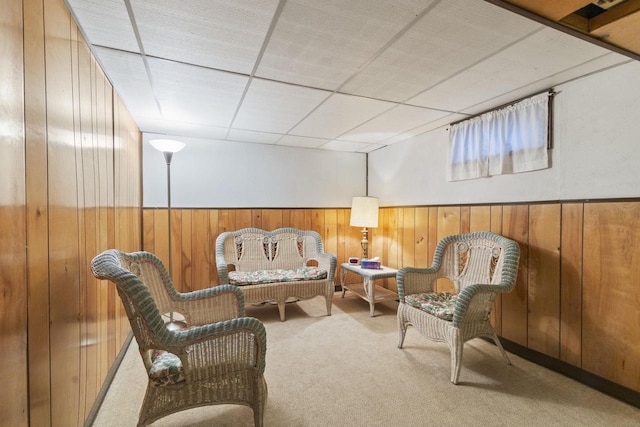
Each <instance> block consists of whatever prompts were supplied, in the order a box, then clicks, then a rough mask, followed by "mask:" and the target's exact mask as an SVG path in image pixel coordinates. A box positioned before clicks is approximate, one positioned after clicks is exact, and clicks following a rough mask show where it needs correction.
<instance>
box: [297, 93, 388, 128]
mask: <svg viewBox="0 0 640 427" xmlns="http://www.w3.org/2000/svg"><path fill="white" fill-rule="evenodd" d="M394 105H395V104H394V103H392V102H386V101H378V100H375V99H370V98H362V97H359V96H351V95H343V94H339V93H337V94H334V95H332V96H331V97H330V98H329V99H327V100H326V101H325V102H324V103H323V104H322V105H320V106H319V107H318V108H317V109H316V110H315V111H313V112H312V113H311V114H310V115H309V116H308V117H307V118H305V119H304V120H303V121H302V122H300V123H299V124H298V125H297V126H296V127H294V128H293V129H291V132H290V133H291V134H293V135H300V136H311V137H317V138H337V137H338V136H339V135H342V134H343V133H345V132H347V131H349V130H351V129H354V128H355V127H357V126H358V125H360V124H361V123H362V122H365V121H367V120H369V119H372V118H373V117H375V116H377V115H378V114H380V113H382V112H383V111H386V110H388V109H390V108H393V107H394Z"/></svg>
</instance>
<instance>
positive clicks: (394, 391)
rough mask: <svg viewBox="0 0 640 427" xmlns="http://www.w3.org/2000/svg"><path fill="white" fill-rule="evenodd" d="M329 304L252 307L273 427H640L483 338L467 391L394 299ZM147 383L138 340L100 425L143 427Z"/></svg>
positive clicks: (238, 409) (200, 421) (231, 418)
mask: <svg viewBox="0 0 640 427" xmlns="http://www.w3.org/2000/svg"><path fill="white" fill-rule="evenodd" d="M324 307H325V304H324V300H323V299H322V298H314V299H312V300H307V301H300V302H297V303H292V304H288V305H287V320H286V321H285V322H280V320H279V318H278V309H277V307H276V306H275V305H265V306H261V307H253V306H252V307H248V308H247V314H248V315H250V316H254V317H257V318H259V319H261V320H262V321H263V322H264V324H265V327H266V329H267V343H268V344H267V346H268V349H267V368H266V372H265V376H266V380H267V384H268V387H269V399H268V401H267V405H266V409H265V419H264V421H265V426H268V427H270V426H278V427H280V426H367V427H374V426H429V425H436V426H545V427H546V426H603V427H604V426H616V427H620V426H640V409H638V408H635V407H633V406H631V405H628V404H626V403H623V402H621V401H619V400H616V399H614V398H612V397H609V396H607V395H605V394H603V393H600V392H598V391H595V390H593V389H591V388H589V387H587V386H584V385H582V384H580V383H578V382H576V381H574V380H572V379H570V378H567V377H565V376H563V375H560V374H558V373H555V372H553V371H550V370H548V369H546V368H543V367H540V366H538V365H535V364H533V363H530V362H528V361H526V360H524V359H522V358H519V357H517V356H515V355H511V361H512V363H513V365H512V366H508V365H506V364H505V363H504V361H503V359H502V356H501V355H500V353H499V351H498V349H497V348H495V346H493V345H492V344H489V343H487V342H485V341H484V340H479V339H476V340H473V341H471V342H469V343H467V344H466V345H465V352H464V358H463V367H462V372H461V374H460V381H461V383H460V384H459V385H457V386H455V385H453V384H451V383H450V382H449V376H450V358H449V350H448V347H447V346H446V344H443V343H434V342H430V341H427V340H426V339H424V338H422V337H421V336H420V335H419V334H418V333H417V332H416V330H415V329H413V328H410V329H409V330H408V332H407V337H406V340H405V348H404V349H403V350H400V349H398V348H397V327H396V317H395V313H396V309H397V303H395V302H384V303H380V304H376V316H375V317H369V307H368V304H367V303H366V302H365V301H363V300H361V299H357V298H356V297H354V296H350V295H349V293H347V296H346V297H345V298H344V299H342V298H340V294H339V293H336V295H335V297H334V305H333V311H332V313H333V314H332V316H329V317H327V316H326V315H325V308H324ZM145 386H146V376H145V372H144V368H143V365H142V361H141V359H140V357H139V355H138V353H137V344H136V343H135V341H133V342H132V344H131V347H130V348H129V350H128V351H127V354H126V356H125V358H124V359H123V362H122V364H121V366H120V368H119V369H118V372H117V374H116V376H115V379H114V381H113V383H112V385H111V387H110V389H109V391H108V393H107V396H106V398H105V400H104V403H103V405H102V406H101V408H100V410H99V412H98V414H97V416H96V419H95V422H94V424H93V425H94V427H103V426H108V427H112V426H135V425H136V422H137V419H138V410H139V408H140V403H141V401H142V398H143V395H144V390H145ZM251 425H253V417H252V411H251V409H249V408H247V407H244V406H237V405H236V406H234V405H220V406H211V407H204V408H196V409H191V410H188V411H183V412H180V413H177V414H173V415H171V416H169V417H166V418H163V419H160V420H158V421H156V422H155V423H154V424H153V426H155V427H160V426H162V427H170V426H180V427H185V426H192V427H204V426H230V427H232V426H233V427H235V426H251Z"/></svg>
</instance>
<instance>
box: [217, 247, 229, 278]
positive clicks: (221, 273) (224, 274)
mask: <svg viewBox="0 0 640 427" xmlns="http://www.w3.org/2000/svg"><path fill="white" fill-rule="evenodd" d="M217 246H220V247H216V269H217V270H218V279H219V280H220V284H221V285H223V284H225V283H229V267H228V266H227V260H226V259H225V257H224V249H223V248H224V246H223V243H222V242H220V243H218V244H217Z"/></svg>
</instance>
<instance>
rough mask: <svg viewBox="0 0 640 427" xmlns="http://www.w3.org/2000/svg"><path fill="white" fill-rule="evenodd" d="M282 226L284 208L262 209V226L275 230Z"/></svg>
mask: <svg viewBox="0 0 640 427" xmlns="http://www.w3.org/2000/svg"><path fill="white" fill-rule="evenodd" d="M281 227H282V209H262V228H263V229H265V230H275V229H276V228H281Z"/></svg>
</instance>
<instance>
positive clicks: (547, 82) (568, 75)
mask: <svg viewBox="0 0 640 427" xmlns="http://www.w3.org/2000/svg"><path fill="white" fill-rule="evenodd" d="M628 61H630V59H629V58H628V57H626V56H623V55H620V54H618V53H614V52H609V53H606V54H604V55H602V56H599V57H597V58H595V59H593V60H591V61H588V62H586V63H584V64H581V65H578V66H576V67H572V68H569V69H568V70H566V71H562V72H560V73H557V74H552V75H551V76H548V77H545V78H543V79H541V80H537V81H535V82H533V83H531V84H527V85H525V86H522V87H520V88H518V89H515V90H513V91H510V92H507V93H505V94H502V95H498V96H495V97H493V98H490V99H487V100H486V101H482V102H480V103H478V104H475V105H473V106H471V107H469V108H465V109H464V110H462V112H463V113H465V114H472V115H475V114H480V113H483V112H485V111H488V110H491V109H493V108H496V107H499V106H501V105H504V104H508V103H510V102H513V101H514V100H516V99H521V98H525V97H527V96H530V95H533V94H535V93H539V92H544V91H545V90H547V89H549V88H552V87H554V86H556V85H558V84H560V83H563V82H568V81H570V80H573V79H575V78H578V77H580V76H585V75H588V74H591V73H593V72H596V71H598V70H602V69H604V68H607V67H611V66H614V65H617V64H621V63H624V62H628Z"/></svg>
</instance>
